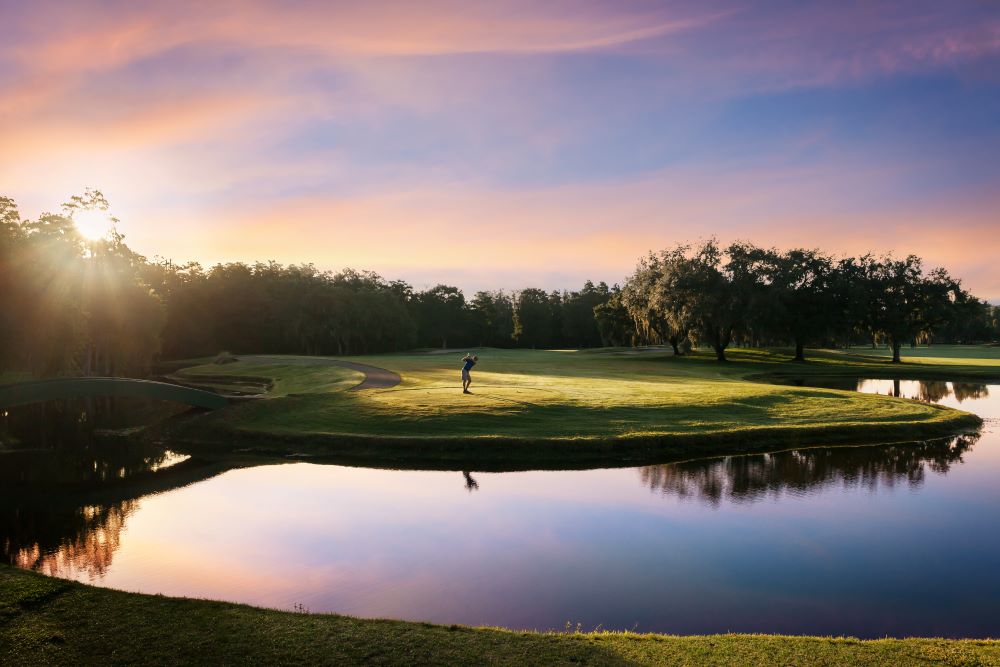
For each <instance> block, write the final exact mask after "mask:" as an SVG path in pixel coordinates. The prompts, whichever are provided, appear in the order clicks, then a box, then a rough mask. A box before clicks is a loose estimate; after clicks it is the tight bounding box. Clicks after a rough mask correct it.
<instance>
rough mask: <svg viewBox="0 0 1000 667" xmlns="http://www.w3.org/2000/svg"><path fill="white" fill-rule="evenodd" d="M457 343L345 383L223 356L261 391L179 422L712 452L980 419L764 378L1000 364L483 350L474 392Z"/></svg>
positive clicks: (386, 446) (463, 451)
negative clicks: (387, 378)
mask: <svg viewBox="0 0 1000 667" xmlns="http://www.w3.org/2000/svg"><path fill="white" fill-rule="evenodd" d="M460 356H461V355H460V353H446V354H434V353H417V354H399V355H379V356H371V357H352V360H355V361H360V362H363V363H368V364H371V365H374V366H380V367H384V368H388V369H390V370H393V371H396V372H398V373H400V374H401V375H402V377H403V381H402V383H401V384H400V385H399V386H398V387H395V388H392V389H387V390H377V391H363V392H351V391H347V389H349V388H350V387H351V386H353V385H354V384H356V383H357V382H358V381H359V379H360V378H359V376H358V375H357V374H356V373H353V372H352V371H349V370H345V369H342V368H335V367H322V366H311V365H310V360H309V358H303V357H289V358H288V359H287V361H285V362H283V363H274V362H273V361H268V362H256V361H254V360H253V359H245V360H243V361H240V362H238V363H233V364H227V365H226V366H224V367H222V368H224V372H225V374H226V375H229V376H240V375H245V376H265V377H268V378H272V379H273V380H274V388H273V389H272V391H271V392H270V393H269V395H268V396H269V397H268V398H267V399H266V400H260V401H254V402H249V403H245V404H242V405H238V406H234V407H232V408H230V409H227V410H224V411H221V412H219V413H217V414H214V415H211V416H208V417H206V418H204V419H200V420H198V421H197V422H196V423H194V424H193V425H192V426H191V428H189V429H188V430H187V431H186V432H183V435H184V437H185V438H189V437H190V438H195V439H199V438H200V439H208V440H215V441H218V442H222V441H229V442H232V441H241V442H242V443H244V444H245V443H246V441H247V440H248V439H256V440H257V441H259V442H260V443H263V442H265V441H266V442H267V447H270V448H275V449H281V448H283V447H284V448H287V449H290V450H293V451H306V452H309V453H332V454H338V453H339V454H351V453H355V454H357V455H358V456H363V455H364V454H365V452H366V448H367V452H368V453H369V454H371V453H372V450H371V445H372V444H373V443H378V444H379V446H380V450H379V455H383V456H385V457H387V458H388V459H390V460H403V459H407V458H419V457H425V458H439V459H449V458H450V459H454V460H468V459H469V458H470V457H472V458H473V459H474V460H476V462H478V463H483V462H485V461H487V460H502V459H504V458H522V459H523V458H524V457H528V458H533V459H536V460H541V459H551V460H563V461H566V460H569V459H574V458H576V459H584V458H586V459H590V458H603V459H608V458H614V457H617V456H623V455H625V456H644V455H651V453H652V452H656V453H657V454H660V455H662V454H664V453H669V454H676V455H702V454H704V455H708V454H717V453H722V452H724V451H726V450H727V448H728V451H747V450H748V449H759V448H762V447H769V446H775V445H789V446H791V445H794V446H801V445H806V444H827V443H849V442H850V443H859V442H865V441H869V442H870V441H873V440H875V441H887V440H906V439H920V438H927V437H933V436H938V435H944V434H946V433H949V432H952V431H954V430H956V429H957V428H960V427H963V426H970V425H974V424H975V423H977V420H976V418H974V417H972V416H970V415H967V414H965V413H960V412H958V411H954V410H948V409H945V408H941V407H937V406H933V405H927V404H921V403H917V402H914V401H907V400H901V399H893V398H889V397H884V396H871V395H862V394H857V393H854V392H850V391H837V390H832V389H817V388H805V387H794V386H787V385H785V386H783V385H777V384H774V383H773V382H770V381H767V380H768V379H771V378H772V377H773V376H780V375H787V376H791V375H796V376H809V375H861V376H871V377H878V376H883V377H884V376H894V375H895V376H900V375H902V376H909V377H920V378H928V379H929V378H933V377H942V376H943V375H944V376H947V377H949V378H952V377H953V376H969V377H987V376H992V377H998V376H1000V359H989V358H987V359H975V360H974V361H975V362H976V363H939V362H940V361H944V360H934V361H933V362H928V363H910V364H905V365H903V366H892V365H891V364H889V363H887V362H886V360H885V359H883V358H881V357H877V356H870V355H867V356H866V355H861V354H854V353H852V354H843V353H822V354H818V355H817V356H816V357H815V358H814V359H815V360H814V361H812V362H811V363H807V364H794V363H789V362H787V358H788V357H787V356H784V355H783V354H781V353H779V352H767V351H761V350H735V351H733V352H732V353H731V355H730V356H731V358H732V361H731V362H730V363H727V364H718V363H716V362H715V361H714V360H713V359H712V358H710V357H709V356H708V355H704V354H695V355H692V356H690V357H673V356H671V355H669V354H667V353H656V352H654V353H637V352H634V351H631V350H598V351H564V352H561V351H525V350H482V351H481V354H480V356H481V361H480V365H479V366H477V368H476V370H475V372H474V379H475V382H474V384H473V387H472V388H473V392H474V393H473V394H471V395H463V394H462V393H461V389H460V379H459V373H458V367H459V362H458V359H459V357H460ZM948 361H954V360H948ZM313 363H315V361H314V362H313ZM219 369H220V367H218V366H214V365H211V364H203V365H199V366H195V367H191V368H187V369H184V370H182V371H180V372H179V374H178V375H179V376H180V377H183V378H186V379H188V380H191V379H196V378H197V377H199V376H202V377H208V376H214V375H217V374H218V373H219V372H220V371H219ZM942 374H943V375H942ZM668 450H669V451H668Z"/></svg>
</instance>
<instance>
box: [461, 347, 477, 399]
mask: <svg viewBox="0 0 1000 667" xmlns="http://www.w3.org/2000/svg"><path fill="white" fill-rule="evenodd" d="M462 361H463V362H464V363H465V365H464V366H462V393H463V394H471V393H472V392H471V391H469V385H470V384H472V375H470V374H469V371H471V370H472V367H473V366H475V365H476V362H477V361H479V357H478V356H476V355H474V354H467V355H465V356H464V357H462Z"/></svg>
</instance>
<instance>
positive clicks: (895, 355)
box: [892, 338, 902, 364]
mask: <svg viewBox="0 0 1000 667" xmlns="http://www.w3.org/2000/svg"><path fill="white" fill-rule="evenodd" d="M901 347H902V344H901V343H900V342H899V341H898V340H896V339H895V338H893V339H892V363H894V364H899V363H902V361H901V360H900V358H899V348H901Z"/></svg>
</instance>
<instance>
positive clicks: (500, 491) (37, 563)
mask: <svg viewBox="0 0 1000 667" xmlns="http://www.w3.org/2000/svg"><path fill="white" fill-rule="evenodd" d="M851 382H852V383H853V384H852V387H853V388H857V389H859V390H862V391H881V392H882V393H886V391H890V392H891V391H897V387H896V386H895V384H894V383H892V382H891V381H890V382H889V384H888V385H887V386H886V385H882V384H878V383H871V382H869V381H861V382H860V383H859V382H856V381H853V380H852V381H851ZM970 387H971V388H970ZM989 389H993V392H992V395H991V394H990V391H989ZM997 389H998V388H997V387H996V386H993V387H991V388H987V387H983V386H981V385H968V384H962V383H940V384H938V383H923V386H921V383H909V382H901V383H900V384H899V386H898V393H899V394H900V395H903V396H912V397H914V398H916V397H918V395H919V396H923V397H925V400H935V399H936V398H937V397H939V396H942V395H943V393H944V392H945V391H948V392H951V393H950V394H949V395H947V396H944V397H942V398H940V399H937V400H940V401H941V402H943V403H945V404H950V403H953V402H956V401H958V400H965V401H967V402H970V404H969V405H966V406H964V407H965V408H966V409H970V408H973V409H974V410H975V411H976V412H977V413H980V414H982V413H983V412H984V411H985V412H988V413H989V414H994V415H995V414H1000V411H998V409H997V406H996V405H994V404H995V403H996V401H997V398H998V397H1000V391H998V390H997ZM971 401H978V402H977V403H975V404H974V405H972V404H971ZM998 446H1000V440H998V437H997V434H996V433H995V431H994V430H993V423H991V422H987V426H986V429H985V431H984V435H983V436H982V437H981V438H980V436H979V435H964V436H961V437H956V438H953V439H943V440H938V441H934V442H924V443H914V444H906V445H894V446H882V447H865V448H826V449H801V450H795V451H788V452H781V453H776V454H768V455H752V456H743V457H728V458H721V459H716V460H711V461H697V462H686V463H676V464H666V465H656V466H647V467H644V468H620V469H599V470H581V471H533V472H518V473H486V472H475V471H469V470H466V471H461V472H462V482H461V483H460V482H459V478H458V476H457V474H456V471H400V470H377V469H366V468H350V467H344V466H336V465H316V464H310V463H294V464H289V465H257V464H260V463H261V461H260V460H253V459H248V460H247V461H246V462H244V463H238V462H234V461H232V460H227V461H218V462H208V461H205V460H199V459H197V458H184V457H181V456H177V455H172V454H170V453H168V452H162V451H158V450H156V448H155V447H152V446H150V449H144V448H143V446H140V445H137V444H136V443H133V444H132V445H131V446H130V447H122V448H120V449H118V450H116V449H115V448H114V447H112V448H110V449H101V448H97V447H91V446H89V445H88V446H84V447H81V448H80V450H79V451H76V452H75V453H74V452H72V451H66V450H63V449H61V448H55V449H52V450H50V451H46V452H39V453H36V454H38V456H39V457H40V458H37V459H23V461H22V463H21V464H18V465H13V464H10V462H12V461H16V460H18V459H15V458H4V459H2V461H4V462H5V463H6V464H5V465H0V548H2V559H3V560H5V561H6V562H9V563H13V564H15V565H18V566H21V567H26V568H32V569H36V570H39V571H42V572H45V573H47V574H53V575H57V576H62V577H67V578H72V579H77V580H83V581H92V582H93V583H99V584H101V585H107V586H111V587H114V588H120V589H125V590H135V591H142V592H147V593H163V594H167V595H179V596H190V597H203V598H215V599H225V600H231V601H237V602H246V603H251V604H257V605H264V606H269V607H278V608H285V609H290V608H293V607H294V606H295V605H296V604H298V605H304V606H306V607H308V608H309V609H311V610H312V611H316V612H326V611H329V612H338V613H346V614H353V615H360V616H367V617H393V618H402V619H409V620H422V621H434V622H441V623H467V624H473V625H480V624H482V625H503V626H508V627H513V628H537V629H548V628H559V627H562V626H563V625H564V624H565V622H566V620H568V619H572V620H573V621H574V622H576V621H580V622H582V623H583V625H584V627H587V628H592V627H595V626H597V625H598V624H602V625H603V627H606V628H611V629H623V628H636V627H637V628H638V629H640V630H644V631H658V632H672V633H680V634H688V633H698V634H700V633H712V632H725V631H738V632H781V633H791V634H823V635H825V634H834V635H839V634H847V635H854V636H864V637H873V636H885V635H892V636H901V635H904V636H905V635H924V636H966V637H986V636H996V635H997V634H998V632H1000V621H998V620H997V619H1000V602H998V601H1000V572H998V570H997V568H996V567H995V563H996V562H998V560H1000V533H997V531H994V530H992V529H990V528H989V526H992V525H995V524H996V523H997V522H998V521H1000V487H998V486H997V484H996V479H998V478H1000V455H998V454H1000V449H998ZM25 455H26V453H25ZM45 456H48V457H50V459H49V462H48V463H46V462H45V460H44V457H45ZM254 465H257V467H251V466H254ZM244 466H245V469H238V468H243V467H244ZM220 473H225V474H220ZM210 478H211V479H210ZM639 482H641V483H639ZM480 485H481V486H480ZM473 491H476V493H472V492H473ZM651 491H652V492H651ZM900 491H905V492H900ZM956 564H958V565H957V566H956ZM939 573H946V576H944V575H943V574H942V575H941V576H936V575H937V574H939Z"/></svg>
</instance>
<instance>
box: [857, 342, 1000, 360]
mask: <svg viewBox="0 0 1000 667" xmlns="http://www.w3.org/2000/svg"><path fill="white" fill-rule="evenodd" d="M848 351H849V352H851V353H856V354H862V355H867V356H873V357H887V358H888V357H892V350H890V349H887V348H885V347H884V346H883V347H878V348H875V349H873V348H871V347H853V348H850V349H849V350H848ZM900 355H901V357H902V360H903V362H904V363H919V362H925V361H927V360H933V361H934V362H939V363H950V364H956V363H969V364H983V363H986V364H990V363H992V364H997V363H1000V345H918V346H917V347H915V348H911V347H904V348H903V349H902V350H901V352H900Z"/></svg>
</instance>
